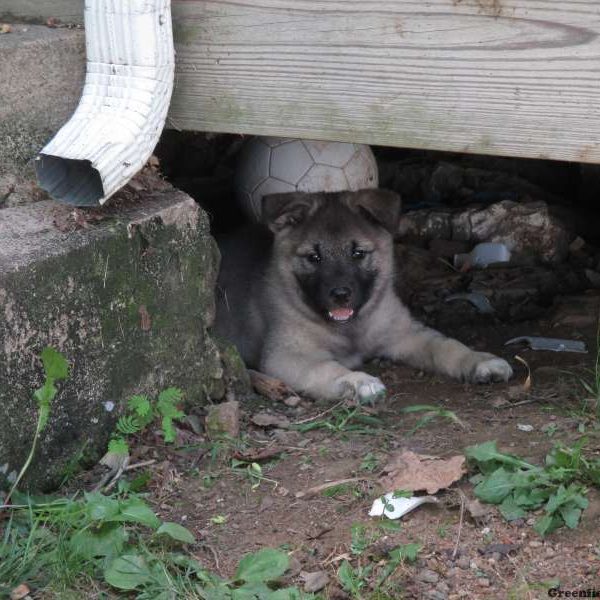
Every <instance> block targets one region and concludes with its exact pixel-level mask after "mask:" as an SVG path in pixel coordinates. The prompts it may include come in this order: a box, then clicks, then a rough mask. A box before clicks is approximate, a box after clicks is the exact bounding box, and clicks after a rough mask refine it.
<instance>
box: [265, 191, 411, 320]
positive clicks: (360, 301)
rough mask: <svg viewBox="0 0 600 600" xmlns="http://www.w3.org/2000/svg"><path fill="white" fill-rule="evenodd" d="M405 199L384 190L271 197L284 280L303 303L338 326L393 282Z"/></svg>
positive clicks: (270, 219)
mask: <svg viewBox="0 0 600 600" xmlns="http://www.w3.org/2000/svg"><path fill="white" fill-rule="evenodd" d="M399 212H400V198H399V197H398V196H397V195H396V194H392V193H390V192H384V191H381V190H363V191H360V192H343V193H335V194H298V193H293V194H282V195H276V196H268V197H267V198H265V201H264V203H263V214H264V216H265V220H266V222H267V224H268V225H269V227H270V228H271V230H272V231H273V232H274V233H275V249H274V251H275V260H276V261H277V267H278V269H279V273H280V276H281V277H283V278H284V279H285V280H286V281H287V282H288V283H289V284H290V286H293V288H294V290H295V292H296V294H297V297H298V300H299V301H300V302H301V303H302V304H303V305H304V306H305V307H308V308H309V310H311V311H313V312H314V313H316V314H317V315H319V316H320V317H321V318H323V319H325V320H326V321H330V322H332V323H336V324H341V323H348V322H350V321H352V320H353V319H355V318H356V317H357V316H358V315H359V314H360V311H361V309H362V308H363V307H364V306H365V305H366V304H367V303H368V302H369V300H371V299H372V298H373V297H374V296H376V295H377V292H378V291H379V290H380V289H381V288H382V287H383V286H384V285H386V284H388V283H389V282H390V279H391V276H392V272H393V255H392V235H391V231H393V230H395V228H396V225H397V222H398V215H399Z"/></svg>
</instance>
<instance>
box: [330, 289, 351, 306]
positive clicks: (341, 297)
mask: <svg viewBox="0 0 600 600" xmlns="http://www.w3.org/2000/svg"><path fill="white" fill-rule="evenodd" d="M329 294H330V296H331V297H332V298H333V299H334V300H335V301H336V302H340V303H341V302H348V300H350V296H352V290H351V289H350V288H349V287H336V288H333V289H332V290H331V292H329Z"/></svg>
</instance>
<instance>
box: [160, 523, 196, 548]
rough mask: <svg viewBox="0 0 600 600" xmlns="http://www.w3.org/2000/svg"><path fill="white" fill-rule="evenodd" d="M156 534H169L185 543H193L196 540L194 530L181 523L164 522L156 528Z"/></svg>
mask: <svg viewBox="0 0 600 600" xmlns="http://www.w3.org/2000/svg"><path fill="white" fill-rule="evenodd" d="M156 535H168V536H169V537H170V538H173V539H174V540H177V541H178V542H183V543H184V544H193V543H194V542H195V541H196V539H195V538H194V535H193V534H192V532H191V531H189V529H186V528H185V527H183V526H182V525H179V523H163V524H162V525H161V526H160V527H159V528H158V529H157V530H156Z"/></svg>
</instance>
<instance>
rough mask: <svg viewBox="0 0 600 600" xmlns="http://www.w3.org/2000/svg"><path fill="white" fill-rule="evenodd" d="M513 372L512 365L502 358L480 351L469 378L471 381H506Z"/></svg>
mask: <svg viewBox="0 0 600 600" xmlns="http://www.w3.org/2000/svg"><path fill="white" fill-rule="evenodd" d="M512 374H513V370H512V367H511V366H510V365H509V364H508V363H507V362H506V361H505V360H504V359H503V358H498V357H497V356H494V355H493V354H487V353H480V354H479V356H478V360H477V362H476V363H475V366H474V368H473V369H472V370H471V373H470V376H469V380H470V381H472V382H473V383H492V382H496V381H508V380H509V379H510V378H511V377H512Z"/></svg>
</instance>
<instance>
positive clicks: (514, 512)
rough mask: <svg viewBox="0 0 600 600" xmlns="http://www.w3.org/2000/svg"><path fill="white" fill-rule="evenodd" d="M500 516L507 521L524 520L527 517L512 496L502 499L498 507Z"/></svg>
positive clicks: (525, 512)
mask: <svg viewBox="0 0 600 600" xmlns="http://www.w3.org/2000/svg"><path fill="white" fill-rule="evenodd" d="M498 508H499V509H500V512H501V513H502V516H503V517H504V518H505V519H506V520H507V521H515V520H516V519H524V518H525V517H526V516H527V511H526V510H524V509H523V508H521V506H519V505H518V504H517V503H516V502H515V498H514V496H512V495H511V496H507V497H506V498H504V500H503V501H502V503H501V504H500V506H499V507H498Z"/></svg>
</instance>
